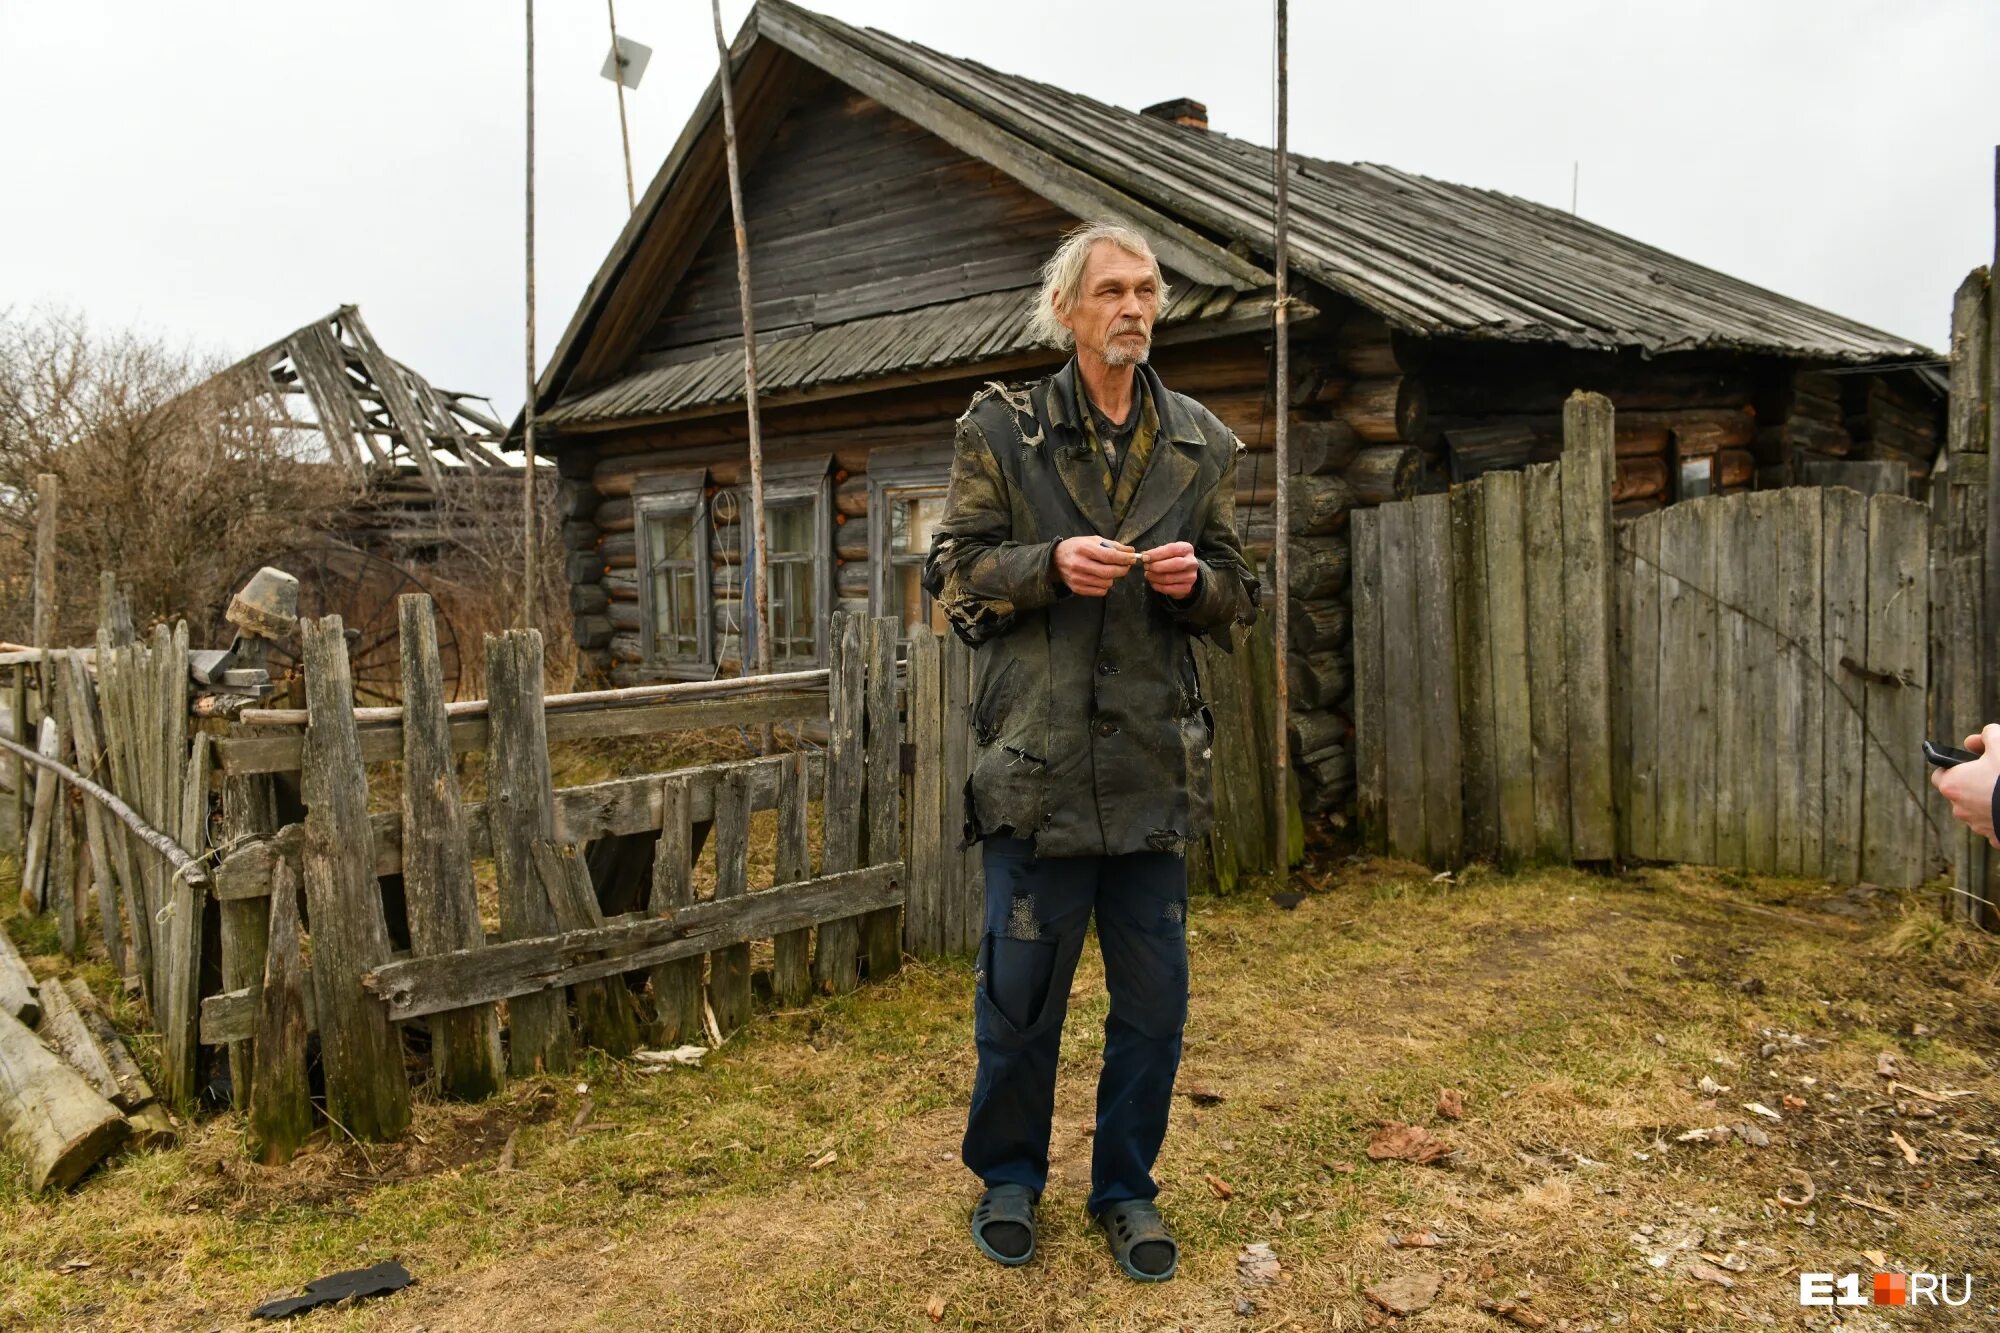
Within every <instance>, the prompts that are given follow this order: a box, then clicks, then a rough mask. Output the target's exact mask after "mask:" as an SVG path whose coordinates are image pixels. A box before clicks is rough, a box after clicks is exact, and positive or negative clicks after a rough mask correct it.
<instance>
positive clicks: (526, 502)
mask: <svg viewBox="0 0 2000 1333" xmlns="http://www.w3.org/2000/svg"><path fill="white" fill-rule="evenodd" d="M527 9H528V146H527V152H528V198H527V284H528V323H527V337H526V339H525V340H524V343H525V356H526V367H527V387H528V396H527V399H526V401H525V402H524V404H523V405H522V408H521V422H522V425H521V452H522V459H523V466H522V468H521V613H520V626H521V628H523V629H533V628H535V584H536V578H535V569H536V566H537V565H538V564H539V563H540V562H539V561H538V560H537V558H536V551H535V546H536V541H535V537H536V532H535V527H536V524H535V0H527Z"/></svg>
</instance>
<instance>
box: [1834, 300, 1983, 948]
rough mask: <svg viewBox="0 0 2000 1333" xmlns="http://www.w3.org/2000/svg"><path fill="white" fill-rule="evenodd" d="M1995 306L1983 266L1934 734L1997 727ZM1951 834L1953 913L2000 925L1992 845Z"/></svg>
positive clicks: (1963, 305) (1954, 402) (1968, 372)
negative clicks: (1990, 658)
mask: <svg viewBox="0 0 2000 1333" xmlns="http://www.w3.org/2000/svg"><path fill="white" fill-rule="evenodd" d="M1992 299H1993V298H1992V287H1991V281H1990V278H1989V275H1988V273H1987V270H1986V269H1984V268H1976V269H1974V270H1973V271H1972V272H1971V273H1969V274H1967V275H1966V278H1965V281H1964V282H1962V283H1960V284H1959V287H1958V291H1957V293H1956V295H1955V296H1954V298H1953V300H1952V307H1951V407H1950V419H1949V421H1948V423H1947V434H1946V446H1945V447H1946V449H1947V453H1946V455H1945V458H1946V462H1945V468H1944V478H1943V481H1944V486H1943V493H1942V496H1941V497H1940V495H1939V493H1938V491H1937V490H1936V489H1933V491H1932V504H1933V508H1934V512H1935V514H1936V518H1935V521H1934V523H1933V528H1932V530H1933V533H1934V538H1933V539H1934V541H1935V542H1936V544H1937V545H1938V546H1939V547H1940V548H1941V549H1940V550H1939V552H1938V559H1937V560H1936V561H1934V564H1933V570H1934V574H1935V575H1936V576H1939V577H1941V578H1942V580H1943V582H1944V584H1945V587H1944V589H1943V596H1944V599H1945V605H1946V607H1947V608H1948V612H1947V614H1946V616H1945V617H1944V623H1945V624H1947V625H1951V626H1957V627H1961V628H1960V631H1959V632H1956V633H1949V634H1946V635H1938V634H1933V636H1932V638H1933V640H1934V641H1935V642H1938V643H1940V644H1941V646H1942V647H1943V649H1944V652H1943V654H1942V661H1941V662H1940V663H1939V666H1940V672H1939V675H1940V677H1941V679H1940V680H1939V681H1938V683H1939V684H1940V685H1942V687H1943V688H1942V689H1941V690H1939V691H1938V692H1937V693H1936V695H1935V698H1936V702H1937V706H1936V709H1935V717H1936V721H1935V723H1934V726H1933V730H1934V731H1936V732H1937V733H1938V734H1940V735H1943V736H1946V737H1957V736H1964V735H1966V734H1968V733H1969V732H1971V731H1973V730H1975V729H1976V728H1978V727H1980V726H1982V725H1984V724H1985V723H1986V722H1987V721H1988V720H1989V719H1988V717H1987V715H1986V709H1985V706H1984V704H1985V701H1984V700H1983V699H1982V698H1981V697H1980V663H1981V660H1982V654H1981V646H1982V645H1983V644H1985V643H1986V642H1988V635H1987V632H1986V631H1987V629H1988V625H1987V621H1986V616H1985V569H1986V561H1985V555H1986V487H1987V485H1988V484H1989V479H1990V475H1991V474H1990V467H1991V463H1990V459H1991V455H1990V454H1989V453H1988V440H1987V414H1988V413H1989V412H1990V411H1991V408H1992V400H1993V394H1994V388H1993V363H1992V355H1993V353H1992V348H1991V346H1990V341H1991V334H1992V325H1991V322H1990V316H1989V309H1988V306H1989V302H1991V300H1992ZM1935 484H1936V483H1935V482H1934V483H1933V486H1934V487H1935ZM1829 531H1831V529H1830V528H1829ZM1969 625H1976V626H1979V627H1980V632H1979V633H1976V634H1969V633H1965V632H1963V629H1962V627H1964V626H1969ZM1949 828H1950V830H1951V833H1950V835H1949V844H1950V846H1951V849H1952V893H1951V894H1950V899H1951V907H1950V909H1949V913H1948V914H1949V915H1951V916H1953V917H1956V918H1958V919H1960V920H1964V921H1973V922H1978V923H1981V924H1984V925H1986V926H1987V927H1989V928H2000V894H1996V892H1995V885H1994V882H1993V877H1992V872H1993V858H1992V857H1991V856H1989V854H1988V850H1987V845H1986V842H1985V840H1984V839H1983V838H1980V837H1978V836H1977V835H1975V834H1974V833H1972V831H1971V830H1969V829H1967V828H1965V827H1963V826H1962V825H1959V824H1957V823H1952V824H1950V825H1949Z"/></svg>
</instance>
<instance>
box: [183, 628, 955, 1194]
mask: <svg viewBox="0 0 2000 1333" xmlns="http://www.w3.org/2000/svg"><path fill="white" fill-rule="evenodd" d="M428 617H429V606H428V603H427V601H426V600H425V599H422V598H411V599H406V600H405V604H404V607H403V621H402V652H403V663H404V676H405V692H404V693H405V702H404V704H403V706H402V707H401V708H400V709H394V710H356V709H355V708H354V707H353V703H352V694H351V690H350V689H349V685H348V677H347V674H346V650H345V644H344V641H343V638H342V632H341V626H340V623H339V621H338V620H337V619H334V618H328V619H326V620H322V621H317V622H307V623H306V625H305V627H304V631H303V634H304V640H305V645H306V694H307V707H306V709H305V710H303V711H304V714H305V716H304V718H303V725H300V722H301V719H299V718H298V717H297V716H295V715H292V714H287V713H278V712H275V711H267V712H265V713H263V714H257V713H246V714H245V717H246V718H247V719H249V720H250V725H240V726H238V727H235V728H232V734H231V735H228V736H226V737H223V738H221V739H219V740H218V741H217V743H216V746H215V749H216V752H217V755H218V759H219V769H218V773H217V777H218V780H219V781H220V783H221V784H222V786H223V788H224V806H225V820H226V821H227V820H229V819H230V818H231V817H232V816H233V815H235V813H236V812H237V810H239V809H247V810H249V811H251V812H252V814H251V815H250V817H249V822H252V823H254V822H255V820H256V814H257V813H258V812H261V813H263V814H265V815H268V811H269V809H270V808H271V807H270V805H269V803H268V802H264V801H262V800H261V794H260V793H259V792H258V791H257V790H256V785H257V784H258V783H260V782H269V781H270V779H271V778H272V777H273V776H274V775H276V774H280V773H286V772H289V771H294V770H296V771H297V772H298V774H299V783H300V788H301V795H302V797H303V803H304V808H305V814H304V818H303V819H302V820H301V821H299V822H295V823H290V824H285V825H283V826H280V827H275V828H271V827H266V828H263V829H256V828H247V829H244V830H243V831H241V832H238V833H237V834H235V835H234V836H233V837H231V838H230V840H229V841H228V842H227V843H226V845H225V846H224V848H223V849H222V850H223V852H224V855H223V857H222V860H221V864H220V866H219V867H218V870H217V873H216V896H217V897H218V899H220V901H221V903H222V905H223V906H224V907H225V908H229V907H231V905H237V906H238V908H239V909H240V908H241V907H243V906H244V905H248V906H249V907H250V908H251V909H252V910H248V911H244V910H235V911H228V912H225V914H224V916H223V918H222V945H223V952H224V956H225V959H228V958H236V959H239V960H240V959H243V958H246V957H258V958H261V966H259V967H258V968H256V969H254V971H255V973H256V975H255V977H254V979H252V980H250V981H248V982H246V983H245V984H241V985H238V986H235V987H234V988H232V989H229V990H226V991H223V992H221V993H218V994H215V995H211V996H210V997H208V998H207V999H206V1000H205V1001H204V1002H203V1004H202V1007H201V1040H202V1041H203V1042H204V1043H207V1044H227V1045H229V1046H230V1047H231V1051H232V1060H231V1066H232V1069H234V1070H236V1071H238V1072H237V1074H236V1078H237V1089H236V1090H237V1095H238V1098H239V1101H241V1100H243V1099H245V1097H246V1095H247V1104H248V1106H249V1112H250V1121H251V1126H252V1130H253V1134H254V1137H255V1138H256V1140H257V1142H258V1143H259V1144H260V1145H261V1150H262V1151H263V1153H264V1154H265V1155H266V1156H267V1157H282V1156H283V1155H285V1154H286V1153H287V1152H289V1151H290V1150H291V1148H292V1147H294V1146H295V1145H296V1144H297V1143H298V1142H299V1141H300V1140H301V1139H302V1138H303V1136H304V1135H305V1134H306V1133H307V1132H309V1131H310V1129H311V1128H312V1109H311V1106H310V1103H309V1102H308V1100H307V1096H306V1078H305V1070H306V1064H305V1062H306V1057H307V1048H306V1041H307V1034H308V1032H310V1031H312V1030H314V1029H317V1031H318V1032H319V1034H320V1051H321V1061H322V1065H323V1068H324V1073H325V1088H326V1111H327V1115H328V1117H329V1118H330V1119H332V1120H333V1121H334V1122H336V1123H338V1124H339V1125H341V1126H342V1127H343V1128H344V1129H345V1130H346V1131H348V1132H350V1133H353V1134H355V1135H357V1136H360V1137H364V1138H379V1137H387V1136H391V1135H394V1134H395V1133H397V1132H399V1131H400V1129H401V1128H402V1126H403V1125H404V1124H405V1123H406V1122H407V1119H408V1114H409V1111H408V1105H409V1095H410V1094H409V1080H408V1077H407V1074H406V1071H405V1068H404V1062H403V1058H402V1053H403V1043H402V1040H401V1037H400V1036H399V1030H400V1028H401V1026H402V1025H404V1024H408V1023H412V1022H416V1021H422V1023H423V1025H424V1026H425V1027H427V1028H428V1033H429V1038H430V1043H429V1044H430V1052H431V1056H430V1067H431V1070H432V1071H433V1072H434V1074H435V1077H436V1078H437V1080H438V1083H439V1086H440V1087H441V1088H442V1089H443V1090H444V1091H446V1092H447V1093H449V1094H452V1095H457V1096H461V1097H474V1098H476V1097H479V1096H483V1095H485V1094H486V1093H487V1092H490V1091H491V1090H492V1089H493V1088H495V1087H497V1086H498V1085H499V1083H500V1081H501V1080H502V1078H503V1077H504V1076H505V1074H506V1073H507V1072H512V1073H516V1074H524V1073H530V1072H534V1071H538V1070H541V1071H559V1070H563V1069H566V1068H568V1067H569V1066H570V1065H571V1063H572V1062H573V1060H574V1058H575V1050H576V1048H577V1046H578V1045H591V1046H596V1047H598V1048H601V1049H604V1050H608V1051H611V1052H613V1053H616V1054H625V1053H628V1052H630V1051H631V1050H632V1049H634V1048H635V1047H636V1046H637V1045H639V1043H641V1042H648V1043H654V1044H659V1043H674V1042H680V1041H688V1040H700V1039H702V1037H703V1034H704V1033H705V1034H707V1037H708V1038H709V1039H710V1040H719V1039H721V1038H724V1037H726V1036H727V1035H728V1034H729V1033H730V1032H731V1031H733V1030H735V1029H736V1028H737V1027H739V1026H741V1025H742V1024H743V1023H744V1022H745V1021H747V1019H748V1018H749V1015H750V1012H751V995H752V977H751V967H750V956H751V955H750V947H751V944H752V942H753V941H761V940H769V941H770V942H771V965H770V974H769V986H770V992H771V996H772V998H773V1000H775V1001H776V1002H778V1003H784V1004H792V1003H797V1002H799V1001H800V1000H803V999H804V998H805V997H806V996H808V995H809V994H810V993H812V991H813V990H814V989H821V990H826V991H832V992H840V991H845V990H850V989H852V988H853V987H854V986H855V985H856V984H857V983H858V981H859V980H860V978H861V976H862V975H863V974H864V972H865V974H866V975H867V976H869V977H871V978H880V977H883V976H886V975H888V974H889V973H891V972H893V971H894V970H895V969H896V967H897V964H898V961H899V959H900V957H901V952H902V948H903V945H904V934H903V929H902V921H901V915H902V913H901V909H902V908H903V907H904V905H905V902H906V899H907V900H908V901H909V902H910V904H911V927H912V930H913V934H912V936H911V938H910V941H909V942H910V946H911V947H912V949H914V950H916V951H918V952H929V951H934V950H940V949H956V948H960V947H963V944H962V941H963V939H964V932H965V931H966V930H967V929H968V927H967V926H966V925H965V924H964V923H965V922H966V921H968V920H969V921H970V922H971V923H972V926H971V929H975V930H976V928H977V922H978V920H979V915H978V911H977V909H976V908H974V907H972V906H970V901H969V895H970V894H972V893H974V892H976V890H977V884H976V881H972V880H969V879H968V878H967V876H966V875H965V873H964V870H963V867H964V864H965V862H966V860H967V855H966V853H964V852H961V851H960V850H959V849H958V848H957V845H956V838H955V837H946V838H940V837H938V836H936V835H937V832H938V828H939V826H940V825H941V823H942V820H941V819H940V818H939V817H938V816H939V808H940V801H941V799H942V793H943V791H944V782H943V780H944V779H945V778H946V777H947V776H948V775H949V774H951V773H952V772H953V765H954V763H957V764H958V765H959V766H961V767H962V765H963V762H964V761H963V760H962V759H958V760H954V758H953V757H952V749H953V741H952V732H953V730H954V729H953V728H948V727H945V726H944V725H943V721H944V718H945V717H946V713H945V705H946V704H947V703H948V702H949V699H950V697H951V696H950V694H949V691H950V689H951V683H950V679H948V678H947V677H946V674H945V669H944V668H946V667H947V666H950V667H953V668H955V669H957V671H958V675H957V677H956V679H960V680H963V679H965V672H964V670H963V667H964V655H963V654H962V653H960V652H957V651H954V650H953V649H952V648H950V647H949V646H945V645H941V644H939V643H938V642H937V641H936V640H926V639H924V638H921V637H920V638H919V639H918V641H917V644H916V647H915V648H914V649H913V651H912V658H911V669H910V677H911V682H912V687H911V691H910V695H911V709H910V718H911V721H912V723H913V724H914V730H913V733H912V734H911V744H910V746H909V759H910V761H911V762H910V763H909V764H908V765H907V767H909V768H910V769H912V770H913V772H912V774H911V777H912V780H913V781H912V791H911V793H910V795H909V798H908V800H907V801H906V800H905V798H904V795H903V793H902V791H901V787H902V781H903V775H904V769H905V767H906V764H905V745H904V739H903V738H904V735H905V734H906V733H905V729H904V719H903V715H902V710H901V709H899V707H898V673H897V661H896V632H897V625H896V622H895V621H893V620H890V619H886V618H885V619H877V620H873V621H864V620H862V619H860V618H850V617H846V616H841V617H837V619H836V623H835V626H834V632H833V644H834V651H833V655H832V666H831V667H830V668H829V669H828V670H825V671H817V672H799V673H791V674H790V675H785V676H774V677H765V678H759V679H750V680H745V681H742V682H737V683H734V684H735V685H736V686H737V687H738V688H737V689H736V691H735V692H734V693H731V694H728V695H726V696H724V697H722V698H715V697H708V698H699V699H678V698H675V697H673V693H672V691H671V689H666V690H662V689H641V690H626V691H610V692H605V693H601V694H597V695H576V696H556V697H553V698H549V699H546V700H545V699H544V696H543V692H542V679H541V661H542V658H541V643H540V639H539V636H537V635H535V634H534V633H532V632H530V631H517V632H513V633H509V634H506V635H503V636H496V637H494V638H490V639H489V640H488V642H487V653H486V658H487V660H486V667H487V680H488V689H489V697H488V698H487V699H485V700H477V701H471V702H469V703H464V702H462V703H458V704H447V702H446V701H445V699H444V698H443V692H442V689H441V688H440V683H439V673H438V664H437V661H436V644H435V639H434V637H433V636H431V635H430V634H429V633H427V632H426V631H427V630H428V628H429V625H428ZM959 688H960V689H961V690H962V689H963V688H964V687H963V685H960V686H959ZM962 713H963V710H960V712H959V713H958V714H957V716H960V717H962ZM389 714H394V716H388V715H389ZM809 720H810V721H824V723H825V724H826V727H827V737H828V739H827V744H826V746H825V748H824V750H823V751H799V752H794V753H788V754H779V755H773V756H769V757H765V758H754V759H746V760H740V761H735V762H729V763H721V764H714V765H709V766H705V767H701V768H696V769H690V770H684V771H678V772H673V773H664V774H646V775H642V776H639V777H634V778H623V779H617V780H613V781H609V782H600V783H595V784H591V785H588V786H583V787H572V788H563V789H558V788H556V787H555V786H554V784H553V782H552V780H551V776H550V767H549V757H548V745H549V742H550V740H552V739H558V738H564V737H580V736H595V737H602V736H615V735H643V734H650V733H654V732H657V731H659V730H663V729H671V728H674V727H692V726H711V725H717V724H718V723H726V722H778V723H783V722H788V721H796V722H803V721H809ZM274 732H275V733H276V734H273V733H274ZM957 745H958V746H959V748H960V749H961V750H962V748H963V741H962V740H960V741H958V742H957ZM464 750H483V751H485V754H486V786H487V791H486V799H485V800H483V801H474V800H467V799H465V798H464V797H463V795H462V793H461V791H460V789H459V784H458V779H457V768H456V765H455V764H454V762H453V755H454V753H455V752H458V751H464ZM391 761H400V762H401V765H402V771H401V774H400V781H399V783H398V784H397V785H398V786H399V789H400V808H399V809H398V810H396V811H393V812H380V813H372V814H371V813H370V811H369V808H368V793H369V781H368V779H369V772H368V770H369V768H370V766H371V765H379V764H384V763H387V762H391ZM940 761H941V762H940ZM927 784H928V785H927ZM815 800H817V802H818V804H819V807H820V809H821V812H822V828H823V833H822V838H821V845H820V847H819V864H818V867H817V870H815V868H814V865H813V848H812V846H811V843H810V839H809V836H808V829H809V819H808V808H809V805H810V804H811V803H813V802H814V801H815ZM767 809H768V810H774V811H776V813H777V841H776V868H775V873H774V880H775V882H774V884H773V886H772V887H770V888H761V887H753V886H752V885H751V883H750V872H749V864H750V863H749V848H750V841H751V840H750V823H751V818H752V816H753V814H754V813H755V812H757V811H760V810H767ZM905 809H908V810H909V811H910V826H911V831H912V838H911V853H910V855H911V856H912V857H914V858H915V859H916V862H917V864H918V865H919V866H921V867H922V868H923V870H922V873H923V874H924V875H925V878H926V881H927V882H926V883H925V886H924V888H923V891H922V892H920V893H917V894H915V895H911V894H910V893H909V886H910V874H909V873H908V871H907V869H906V867H907V866H908V865H909V864H910V863H909V861H906V858H905V854H904V851H903V846H902V841H903V836H904V835H903V824H904V820H903V817H902V812H903V810H905ZM927 824H928V835H927V830H926V825H927ZM648 836H650V838H651V839H652V840H653V848H652V857H651V865H650V870H649V871H648V872H647V873H646V874H645V877H644V878H645V882H644V883H643V884H642V885H641V886H640V887H639V890H638V892H637V893H636V894H632V895H629V897H630V898H631V899H632V900H629V901H627V900H621V899H620V898H619V897H618V893H619V890H618V888H617V886H615V885H612V884H599V883H595V882H593V879H592V876H591V872H590V868H589V866H588V865H587V864H586V860H585V848H586V846H587V844H589V843H591V842H593V841H596V840H598V839H607V838H615V837H625V838H632V837H640V838H644V837H648ZM705 843H707V844H711V845H712V846H713V849H714V850H713V857H712V875H711V876H710V878H711V880H712V889H711V890H710V892H709V893H708V894H707V895H701V894H698V893H697V892H696V881H697V876H696V874H695V867H696V861H697V858H698V857H699V856H700V854H701V851H702V848H703V846H704V844H705ZM489 861H490V864H491V873H492V882H493V891H494V894H495V895H496V898H497V914H498V921H497V926H498V929H497V930H495V931H492V932H490V933H489V930H488V927H487V924H486V922H485V921H483V920H482V916H481V912H480V902H479V888H478V874H477V868H478V867H483V866H484V865H485V864H487V863H488V862H489ZM947 861H949V862H951V863H952V865H953V866H955V867H956V870H955V871H954V870H953V869H952V868H951V867H947V866H944V865H943V863H944V862H947ZM954 923H955V924H954ZM947 925H952V926H953V928H954V929H956V930H957V931H958V934H957V935H946V934H945V933H943V928H944V927H945V926H947ZM404 940H407V947H406V948H405V947H399V945H400V944H401V942H402V941H404ZM308 960H309V961H308ZM230 970H232V971H234V972H236V973H237V974H239V977H240V975H241V974H242V973H243V972H244V971H246V969H245V968H244V967H243V966H241V965H240V963H239V965H238V966H237V967H235V968H233V969H230ZM503 1006H504V1022H503V1021H502V1020H503V1012H502V1007H503ZM503 1031H504V1041H503Z"/></svg>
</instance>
